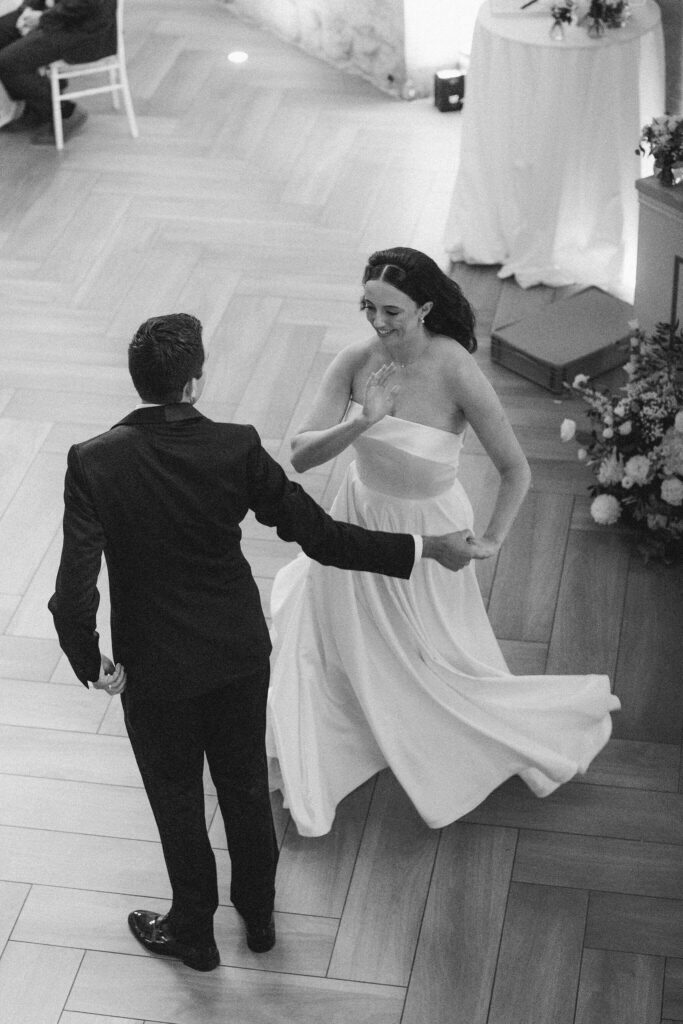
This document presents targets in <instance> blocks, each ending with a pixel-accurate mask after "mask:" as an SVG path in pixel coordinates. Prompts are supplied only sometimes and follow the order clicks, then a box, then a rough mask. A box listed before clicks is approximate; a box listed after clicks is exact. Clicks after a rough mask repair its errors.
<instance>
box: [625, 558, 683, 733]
mask: <svg viewBox="0 0 683 1024" xmlns="http://www.w3.org/2000/svg"><path fill="white" fill-rule="evenodd" d="M682 621H683V566H678V567H676V566H670V567H666V566H664V567H662V566H657V565H652V564H649V565H644V564H642V562H640V561H635V560H634V561H633V563H632V564H631V566H630V570H629V574H628V581H627V586H626V601H625V604H624V617H623V626H622V638H621V645H620V648H619V659H618V663H617V671H616V677H615V688H616V692H617V693H618V695H619V697H620V698H621V702H622V706H623V710H622V713H621V714H620V715H618V716H617V719H616V725H615V728H616V734H617V735H618V736H622V737H625V738H628V739H637V740H651V741H654V742H657V743H680V739H681V735H680V722H681V720H683V687H681V662H683V629H681V622H682Z"/></svg>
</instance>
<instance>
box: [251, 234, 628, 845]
mask: <svg viewBox="0 0 683 1024" xmlns="http://www.w3.org/2000/svg"><path fill="white" fill-rule="evenodd" d="M363 286H364V294H363V299H362V303H361V308H362V309H363V310H364V311H365V314H366V317H367V319H368V322H369V323H370V325H371V326H372V328H373V332H374V333H373V336H372V337H371V338H369V339H368V340H367V341H365V342H362V343H360V344H355V345H351V346H349V347H348V348H347V349H345V350H344V351H342V352H341V353H340V354H339V355H338V356H337V357H336V358H335V359H334V361H333V362H332V363H331V365H330V367H329V369H328V371H327V373H326V375H325V377H324V379H323V381H322V384H321V387H320V391H319V393H318V395H317V397H316V399H315V401H314V403H313V408H312V409H311V412H310V414H309V415H308V417H307V418H306V420H305V421H304V423H303V424H302V426H301V428H300V430H299V432H298V433H297V434H296V436H295V437H294V439H293V441H292V465H293V466H294V468H295V469H297V470H298V471H300V472H304V471H305V470H308V469H311V468H312V467H314V466H318V465H320V464H322V463H324V462H327V461H329V460H330V459H333V458H335V456H337V455H339V454H340V452H342V451H344V449H346V448H347V447H349V446H353V448H354V449H355V455H356V458H355V461H354V462H352V463H351V465H350V466H349V468H348V470H347V472H346V476H345V478H344V481H343V483H342V485H341V487H340V490H339V493H338V494H337V496H336V498H335V500H334V504H333V507H332V514H333V515H334V516H335V517H336V518H338V519H345V520H347V521H349V522H354V523H358V524H359V525H361V526H365V527H368V528H370V529H377V530H400V531H403V532H408V533H413V534H424V533H435V532H436V533H441V532H450V531H454V530H455V531H459V534H460V540H461V544H462V553H463V561H464V562H465V563H466V564H465V567H464V568H463V569H462V570H460V571H459V572H457V573H449V572H447V571H446V570H444V569H442V568H441V567H440V566H439V565H437V564H435V563H433V562H431V561H426V560H425V561H422V562H420V564H419V565H417V566H416V568H415V570H414V571H413V574H412V576H411V578H410V580H397V579H393V578H389V577H381V576H377V575H375V574H372V573H355V572H354V573H352V572H342V571H340V570H337V569H334V568H329V567H326V566H322V565H319V564H317V563H315V562H311V561H310V560H309V559H308V558H307V557H306V556H305V555H300V556H299V557H298V558H297V559H295V560H294V561H293V562H291V563H290V564H289V565H287V566H285V568H284V569H282V570H281V571H280V572H279V573H278V575H277V576H276V579H275V582H274V585H273V595H272V606H271V611H272V620H273V642H274V650H273V659H272V681H271V687H270V696H269V702H268V733H267V744H268V754H269V758H270V770H271V786H272V787H273V788H279V789H281V790H282V792H283V796H284V801H285V805H286V806H287V807H288V808H289V810H290V813H291V815H292V818H293V819H294V822H295V824H296V826H297V829H298V831H299V832H300V834H301V835H305V836H318V835H323V834H324V833H326V832H328V831H329V830H330V828H331V827H332V823H333V821H334V816H335V809H336V807H337V804H338V803H339V802H340V800H342V799H343V797H344V796H346V795H347V794H348V793H350V792H351V790H353V789H355V788H356V787H357V786H359V785H360V784H361V783H363V782H365V781H366V779H368V778H370V777H371V776H372V775H374V774H375V773H376V772H378V771H380V770H381V769H383V768H385V767H387V766H389V767H390V768H391V770H392V771H393V773H394V775H395V776H396V778H397V779H398V781H399V782H400V784H401V785H402V786H403V788H404V790H405V791H406V793H407V794H408V796H409V797H410V799H411V800H412V802H413V804H414V805H415V807H416V808H417V810H418V812H419V813H420V815H421V816H422V818H423V819H424V821H425V822H426V823H427V824H428V825H429V826H431V827H433V828H440V827H442V826H444V825H447V824H448V823H449V822H452V821H454V820H455V819H457V818H459V817H461V816H462V815H464V814H466V813H467V812H468V811H470V810H471V809H472V808H474V807H476V806H477V805H478V804H479V803H480V802H481V801H482V800H483V799H484V798H485V797H486V796H487V795H488V794H489V793H490V792H491V791H492V790H493V789H495V788H496V787H497V786H499V785H500V784H501V783H502V782H503V781H504V780H505V779H507V778H509V777H510V776H511V775H515V774H517V775H520V776H521V778H522V779H524V781H525V782H526V783H527V784H528V785H529V786H530V787H531V789H532V790H533V791H534V792H535V793H536V794H537V795H539V796H546V795H547V794H548V793H551V792H552V791H553V790H554V789H556V788H557V787H558V786H559V785H561V784H562V783H563V782H566V781H567V780H568V779H570V778H571V777H572V776H573V775H575V774H576V773H577V772H583V771H585V770H586V769H587V767H588V765H589V763H590V761H591V760H592V758H593V757H594V756H595V755H596V754H597V753H598V751H599V750H600V749H601V748H602V747H603V746H604V744H605V743H606V742H607V740H608V738H609V735H610V732H611V719H610V711H615V710H617V709H618V708H619V701H618V700H617V698H616V697H614V696H612V694H611V693H610V684H609V680H608V678H607V677H606V676H603V675H589V676H514V675H512V674H511V673H510V671H509V669H508V668H507V666H506V664H505V661H504V658H503V656H502V653H501V651H500V648H499V646H498V643H497V641H496V639H495V637H494V635H493V631H492V629H491V625H490V623H489V620H488V617H487V614H486V610H485V608H484V604H483V601H482V598H481V594H480V592H479V587H478V584H477V580H476V576H475V573H474V565H473V564H472V563H471V562H470V561H469V559H481V558H489V557H491V556H493V555H495V554H496V553H497V551H498V550H499V548H500V546H501V544H502V543H503V541H504V540H505V537H506V535H507V534H508V532H509V530H510V528H511V526H512V524H513V521H514V519H515V516H516V515H517V512H518V510H519V508H520V505H521V504H522V501H523V500H524V496H525V494H526V492H527V489H528V487H529V483H530V471H529V466H528V463H527V460H526V458H525V456H524V454H523V452H522V450H521V448H520V446H519V444H518V442H517V439H516V438H515V435H514V433H513V431H512V428H511V426H510V423H509V421H508V419H507V417H506V415H505V413H504V411H503V408H502V406H501V404H500V402H499V400H498V398H497V396H496V394H495V392H494V390H493V388H492V387H491V385H490V384H489V382H488V381H487V379H486V377H485V376H484V374H483V373H482V371H481V370H480V369H479V367H478V365H477V363H476V362H475V360H474V359H473V358H472V353H473V352H474V350H475V348H476V341H475V338H474V315H473V313H472V310H471V308H470V306H469V303H468V302H467V300H466V299H465V297H464V296H463V294H462V292H461V291H460V289H459V287H458V286H457V284H456V283H455V282H454V281H452V280H450V278H448V277H447V276H446V275H445V274H444V273H443V272H442V271H441V270H440V268H439V267H438V266H437V264H436V263H435V262H434V261H433V260H432V259H430V258H429V257H428V256H426V255H424V254H423V253H421V252H418V251H416V250H414V249H407V248H394V249H387V250H383V251H381V252H376V253H374V254H373V255H372V256H371V257H370V260H369V262H368V264H367V266H366V268H365V273H364V275H363ZM470 428H471V429H472V430H474V432H475V433H476V435H477V437H478V438H479V440H480V441H481V443H482V445H483V446H484V449H485V450H486V452H487V454H488V455H489V457H490V458H491V460H492V462H493V464H494V466H495V467H496V469H497V471H498V474H499V476H500V484H499V488H498V494H497V499H496V502H495V505H494V508H493V512H492V515H491V518H490V521H489V523H488V526H487V528H486V530H485V531H484V533H483V534H482V535H481V536H476V535H475V534H474V532H473V516H472V508H471V505H470V502H469V500H468V498H467V495H466V494H465V491H464V490H463V488H462V485H461V484H460V482H459V480H458V476H457V474H458V460H459V457H460V453H461V450H462V446H463V443H464V439H465V435H466V432H467V430H468V429H470Z"/></svg>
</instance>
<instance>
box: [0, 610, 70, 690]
mask: <svg viewBox="0 0 683 1024" xmlns="http://www.w3.org/2000/svg"><path fill="white" fill-rule="evenodd" d="M48 614H49V613H48ZM50 617H51V616H50ZM52 636H54V630H53V631H52ZM60 654H61V652H60V649H59V644H58V643H57V641H56V640H54V639H52V640H44V639H34V638H32V637H29V636H26V635H24V636H0V676H2V677H3V678H5V679H8V678H9V679H34V680H36V681H37V682H41V681H43V680H47V679H49V678H50V676H51V675H52V673H53V672H54V670H55V668H56V665H57V662H58V661H59V658H60Z"/></svg>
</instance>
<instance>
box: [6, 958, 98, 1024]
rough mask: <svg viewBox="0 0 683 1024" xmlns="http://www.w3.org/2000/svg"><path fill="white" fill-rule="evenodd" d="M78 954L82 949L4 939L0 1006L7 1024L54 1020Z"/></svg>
mask: <svg viewBox="0 0 683 1024" xmlns="http://www.w3.org/2000/svg"><path fill="white" fill-rule="evenodd" d="M82 957H83V950H82V949H62V948H61V947H59V946H43V945H38V944H33V943H27V942H8V943H7V947H6V949H5V952H4V953H3V955H2V958H1V959H0V1006H2V1013H3V1016H4V1019H5V1020H6V1021H7V1022H8V1024H9V1022H10V1021H11V1024H55V1021H56V1020H58V1018H59V1015H60V1013H61V1011H62V1007H63V1006H64V1003H65V1000H66V998H67V996H68V995H69V990H70V988H71V986H72V985H73V982H74V978H75V977H76V973H77V971H78V968H79V966H80V964H81V959H82Z"/></svg>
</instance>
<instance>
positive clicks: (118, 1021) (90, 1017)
mask: <svg viewBox="0 0 683 1024" xmlns="http://www.w3.org/2000/svg"><path fill="white" fill-rule="evenodd" d="M59 1024H145V1021H143V1020H131V1018H130V1017H125V1018H124V1017H110V1016H108V1015H107V1016H106V1017H105V1016H102V1014H101V1013H97V1014H93V1013H71V1011H70V1010H65V1011H64V1013H63V1014H62V1015H61V1017H60V1018H59Z"/></svg>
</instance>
